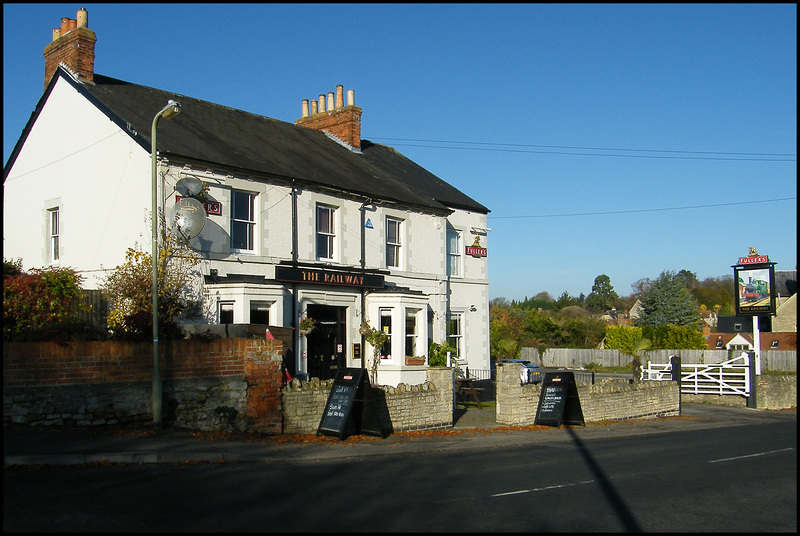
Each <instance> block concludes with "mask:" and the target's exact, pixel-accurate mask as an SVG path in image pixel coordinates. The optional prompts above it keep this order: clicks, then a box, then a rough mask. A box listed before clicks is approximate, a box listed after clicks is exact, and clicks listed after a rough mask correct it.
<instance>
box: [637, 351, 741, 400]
mask: <svg viewBox="0 0 800 536" xmlns="http://www.w3.org/2000/svg"><path fill="white" fill-rule="evenodd" d="M673 357H674V356H670V360H669V361H670V362H669V363H666V364H660V363H651V362H650V361H649V360H648V361H647V367H645V368H642V380H650V381H669V380H672V358H673ZM687 369H688V370H687ZM749 369H750V356H749V355H748V354H747V353H745V352H743V353H742V355H740V356H739V357H734V358H733V359H729V360H728V361H724V362H722V363H719V364H717V365H706V364H703V363H699V364H693V363H681V394H687V395H705V394H709V395H738V396H744V397H749V396H750V370H749Z"/></svg>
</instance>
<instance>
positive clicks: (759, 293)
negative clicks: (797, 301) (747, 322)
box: [732, 248, 777, 316]
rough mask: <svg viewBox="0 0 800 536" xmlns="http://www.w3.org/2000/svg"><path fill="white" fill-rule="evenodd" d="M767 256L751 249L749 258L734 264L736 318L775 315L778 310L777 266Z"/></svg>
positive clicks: (741, 259)
mask: <svg viewBox="0 0 800 536" xmlns="http://www.w3.org/2000/svg"><path fill="white" fill-rule="evenodd" d="M776 264H777V263H775V262H770V261H769V257H768V256H767V255H759V254H758V252H757V251H756V250H755V248H750V253H749V255H748V256H747V257H739V262H738V264H734V265H733V266H732V268H733V282H734V285H736V286H735V289H734V291H735V294H734V297H735V298H736V316H747V315H752V316H760V315H774V314H775V309H776V294H777V293H776V290H775V265H776Z"/></svg>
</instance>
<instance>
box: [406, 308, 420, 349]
mask: <svg viewBox="0 0 800 536" xmlns="http://www.w3.org/2000/svg"><path fill="white" fill-rule="evenodd" d="M420 311H421V309H412V308H410V307H409V308H406V318H405V321H406V322H405V328H406V340H405V348H404V350H405V354H406V356H408V357H417V356H420V355H423V353H420V351H419V350H420V349H419V313H420ZM409 320H410V321H411V322H412V325H411V329H409ZM409 346H410V347H411V353H409Z"/></svg>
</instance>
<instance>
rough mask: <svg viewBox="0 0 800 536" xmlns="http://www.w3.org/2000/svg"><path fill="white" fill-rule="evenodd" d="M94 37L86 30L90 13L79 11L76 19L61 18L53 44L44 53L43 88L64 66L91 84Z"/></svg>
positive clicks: (83, 10) (92, 33)
mask: <svg viewBox="0 0 800 536" xmlns="http://www.w3.org/2000/svg"><path fill="white" fill-rule="evenodd" d="M96 41H97V37H96V36H95V35H94V32H93V31H92V30H90V29H89V12H88V11H86V9H84V8H81V9H79V10H78V14H77V17H76V19H70V18H67V17H64V18H62V19H61V27H60V28H53V42H52V43H50V44H49V45H47V47H45V49H44V87H45V88H47V84H49V83H50V79H51V78H52V77H53V74H54V73H55V72H56V69H57V68H58V65H59V64H61V63H63V64H64V65H66V66H67V67H68V68H69V70H70V71H72V72H73V73H75V74H76V75H77V76H78V78H79V79H80V80H82V81H84V82H89V83H93V81H94V44H95V42H96Z"/></svg>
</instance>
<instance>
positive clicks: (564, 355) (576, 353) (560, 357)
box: [520, 348, 797, 372]
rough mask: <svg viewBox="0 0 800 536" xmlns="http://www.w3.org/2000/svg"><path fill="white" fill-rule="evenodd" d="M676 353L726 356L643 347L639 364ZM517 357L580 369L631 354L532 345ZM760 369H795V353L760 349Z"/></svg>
mask: <svg viewBox="0 0 800 536" xmlns="http://www.w3.org/2000/svg"><path fill="white" fill-rule="evenodd" d="M671 355H680V356H681V359H682V360H683V361H684V362H686V363H705V364H719V363H722V362H724V361H727V360H728V359H729V358H730V354H729V352H728V350H647V351H644V352H642V353H641V361H642V363H646V362H647V360H648V359H649V360H650V361H652V362H654V363H667V362H669V356H671ZM520 358H521V359H526V360H528V361H530V362H531V363H536V364H537V365H542V366H544V367H548V368H570V369H575V368H583V367H585V366H586V365H588V364H589V363H597V364H598V365H600V366H603V367H626V366H628V365H629V364H630V362H631V360H632V357H631V356H630V355H627V354H623V353H622V352H620V351H619V350H597V349H583V348H548V349H547V350H545V352H544V357H543V358H540V356H539V350H538V349H536V348H523V349H522V355H521V356H520ZM761 368H762V370H772V371H784V372H797V352H796V351H793V350H763V351H762V352H761Z"/></svg>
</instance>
